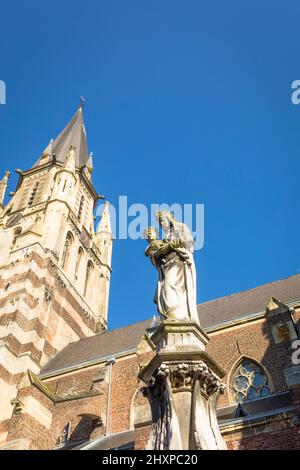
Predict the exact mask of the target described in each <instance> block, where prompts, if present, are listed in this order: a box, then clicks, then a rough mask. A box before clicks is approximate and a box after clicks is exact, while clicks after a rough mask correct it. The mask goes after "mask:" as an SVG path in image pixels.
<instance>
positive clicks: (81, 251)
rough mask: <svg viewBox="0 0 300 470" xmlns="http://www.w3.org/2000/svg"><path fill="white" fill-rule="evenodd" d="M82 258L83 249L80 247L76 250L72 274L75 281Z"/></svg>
mask: <svg viewBox="0 0 300 470" xmlns="http://www.w3.org/2000/svg"><path fill="white" fill-rule="evenodd" d="M82 257H83V249H82V248H81V247H80V248H79V250H78V255H77V261H76V267H75V273H74V277H75V279H78V273H79V269H80V265H81V260H82Z"/></svg>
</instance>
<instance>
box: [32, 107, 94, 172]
mask: <svg viewBox="0 0 300 470" xmlns="http://www.w3.org/2000/svg"><path fill="white" fill-rule="evenodd" d="M70 147H73V148H74V149H75V166H76V168H78V169H80V168H82V167H83V166H86V165H87V162H88V160H89V153H88V146H87V139H86V131H85V125H84V118H83V102H82V101H81V102H80V106H79V108H78V109H77V111H76V113H75V114H74V115H73V117H72V119H71V121H70V122H69V124H68V125H67V127H65V129H64V130H63V131H62V132H61V133H60V134H59V136H58V137H57V138H56V139H54V141H52V142H50V144H49V145H48V146H47V148H46V149H45V150H44V152H43V154H42V155H41V157H40V158H39V160H38V162H37V163H36V164H35V165H34V167H36V166H38V165H40V163H41V160H42V158H43V156H45V154H46V155H55V158H56V161H57V162H59V163H63V164H64V163H65V162H66V159H67V156H68V154H69V150H70Z"/></svg>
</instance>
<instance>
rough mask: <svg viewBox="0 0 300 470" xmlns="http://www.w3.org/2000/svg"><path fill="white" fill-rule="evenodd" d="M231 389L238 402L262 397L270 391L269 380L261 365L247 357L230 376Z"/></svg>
mask: <svg viewBox="0 0 300 470" xmlns="http://www.w3.org/2000/svg"><path fill="white" fill-rule="evenodd" d="M232 389H233V394H234V398H235V401H236V402H238V403H242V402H244V401H246V400H254V399H255V398H262V397H265V396H267V395H269V394H270V393H271V390H270V384H269V380H268V378H267V376H266V374H265V372H264V371H263V369H262V367H260V366H259V365H258V364H256V363H255V362H252V361H250V360H248V359H246V360H244V361H242V362H241V363H240V364H239V366H238V367H237V368H236V370H235V372H234V374H233V377H232Z"/></svg>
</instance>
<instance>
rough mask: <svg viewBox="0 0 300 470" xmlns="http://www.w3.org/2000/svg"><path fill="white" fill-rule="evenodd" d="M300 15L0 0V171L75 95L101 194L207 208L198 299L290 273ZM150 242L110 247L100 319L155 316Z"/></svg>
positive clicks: (296, 256)
mask: <svg viewBox="0 0 300 470" xmlns="http://www.w3.org/2000/svg"><path fill="white" fill-rule="evenodd" d="M299 14H300V5H299V2H297V1H285V2H279V1H277V2H274V1H269V0H266V1H264V2H261V1H258V0H253V1H252V2H242V4H241V2H240V1H238V0H235V1H233V0H228V1H227V2H224V1H222V0H218V1H212V2H200V1H199V0H189V1H187V2H183V1H178V0H172V1H169V0H163V1H157V0H153V1H152V2H146V1H144V0H130V1H124V0H115V1H113V2H112V1H103V0H101V1H99V0H86V1H85V2H79V1H77V0H73V1H72V2H71V1H66V0H64V1H63V2H61V1H60V2H58V1H57V0H52V1H51V2H47V3H46V2H40V1H32V0H28V1H26V2H17V1H15V0H12V1H11V2H5V3H4V2H1V29H0V43H1V62H0V79H1V80H4V81H5V82H6V85H7V104H6V105H5V106H3V105H1V106H0V155H1V158H0V171H1V173H3V171H4V170H5V169H7V168H9V169H14V168H22V169H26V168H28V167H30V166H31V164H32V163H33V162H34V161H35V160H36V159H37V158H38V156H39V155H40V153H41V151H42V150H43V148H44V147H45V146H46V145H47V143H48V142H49V140H50V138H51V137H55V136H56V135H57V134H58V133H59V132H60V130H61V129H62V128H63V127H64V126H65V125H66V123H67V121H68V120H69V119H70V117H71V115H72V114H73V112H74V111H75V110H76V107H77V105H78V102H79V98H80V96H81V95H84V96H85V97H86V107H85V119H86V127H87V134H88V142H89V148H90V150H92V151H93V153H94V164H95V172H94V184H95V186H96V188H97V190H98V192H99V193H103V194H105V195H106V196H107V198H108V199H109V200H110V201H111V202H112V203H113V204H116V205H117V202H118V197H119V195H127V196H128V202H129V204H131V203H137V202H138V203H143V204H145V205H147V206H148V207H149V206H150V204H151V203H162V202H165V203H169V204H172V203H174V202H179V203H182V204H183V203H193V204H196V203H203V204H205V245H204V248H203V250H201V251H198V252H196V255H195V259H196V265H197V274H198V300H199V302H200V301H201V302H202V301H206V300H210V299H213V298H216V297H220V296H223V295H226V294H231V293H233V292H237V291H240V290H244V289H248V288H251V287H254V286H256V285H259V284H262V283H265V282H270V281H273V280H277V279H279V278H283V277H286V276H289V275H291V274H295V273H298V272H300V242H299V233H300V221H299V196H298V193H299V189H298V186H299V177H300V158H299V157H300V105H299V106H295V105H293V104H292V102H291V93H292V90H291V83H292V82H293V81H294V80H296V79H300V61H299V43H300V27H299ZM16 180H17V179H16V175H14V176H13V177H12V178H11V186H10V190H12V189H13V185H14V183H16ZM144 249H145V242H144V241H142V240H139V241H131V240H124V241H123V240H121V241H119V240H116V242H115V245H114V253H113V275H112V284H111V297H110V311H109V323H110V328H115V327H118V326H121V325H126V324H129V323H131V322H134V321H138V320H142V319H145V318H148V317H150V316H152V315H153V314H154V313H155V306H154V305H153V304H152V298H153V293H154V290H155V283H156V272H155V270H154V268H153V267H152V266H151V265H150V263H149V260H148V259H147V258H146V257H145V256H144V254H143V253H144Z"/></svg>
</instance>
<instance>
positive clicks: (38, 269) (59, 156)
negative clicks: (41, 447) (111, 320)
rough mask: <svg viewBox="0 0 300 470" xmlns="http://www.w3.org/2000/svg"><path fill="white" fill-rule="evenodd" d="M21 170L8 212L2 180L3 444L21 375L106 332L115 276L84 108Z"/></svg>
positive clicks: (0, 325)
mask: <svg viewBox="0 0 300 470" xmlns="http://www.w3.org/2000/svg"><path fill="white" fill-rule="evenodd" d="M16 171H17V173H18V174H19V182H18V185H17V188H16V192H15V193H12V197H11V199H10V201H9V203H8V204H7V205H6V206H5V205H4V199H5V191H6V188H7V182H8V178H9V172H6V173H5V176H4V178H3V179H2V180H1V181H0V341H1V342H0V442H1V440H2V439H1V434H2V433H4V434H5V421H6V420H9V418H10V417H11V413H12V406H11V405H10V400H11V399H13V398H14V397H15V395H16V384H17V383H18V382H19V381H20V379H21V377H22V375H23V373H24V372H25V371H26V370H27V369H31V370H32V371H33V372H34V373H38V372H39V370H40V368H41V367H42V366H43V365H44V364H45V363H46V362H47V361H48V360H49V359H50V358H51V357H53V356H54V355H55V354H56V353H57V352H58V351H60V350H61V349H62V348H64V347H65V346H66V345H67V344H68V343H70V342H73V341H77V340H78V339H80V338H83V337H87V336H92V335H94V334H96V333H100V332H102V331H105V330H106V328H107V311H108V294H109V284H110V274H111V254H112V233H111V227H110V216H109V210H108V203H107V204H106V206H105V209H104V213H103V216H102V220H101V222H100V224H99V227H98V230H97V233H95V230H94V209H95V206H96V203H97V201H98V199H99V198H101V196H98V194H97V192H96V191H95V188H94V186H93V183H92V172H93V163H92V155H89V153H88V147H87V140H86V132H85V125H84V119H83V109H82V105H80V107H79V109H78V110H77V112H76V113H75V114H74V116H73V117H72V119H71V121H70V122H69V124H68V125H67V127H66V128H65V129H64V130H63V131H62V132H61V133H60V134H59V136H58V137H57V138H56V139H55V140H54V141H51V142H50V143H49V145H48V146H47V148H46V149H45V150H44V152H43V153H42V155H41V156H40V158H39V159H38V161H37V163H36V164H35V165H34V166H33V167H32V168H31V169H29V170H26V171H21V170H16ZM1 422H2V424H1ZM3 437H4V436H2V438H3Z"/></svg>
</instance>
